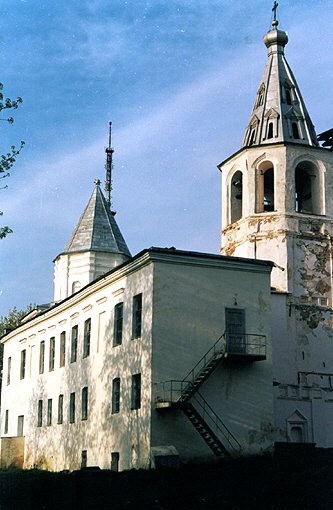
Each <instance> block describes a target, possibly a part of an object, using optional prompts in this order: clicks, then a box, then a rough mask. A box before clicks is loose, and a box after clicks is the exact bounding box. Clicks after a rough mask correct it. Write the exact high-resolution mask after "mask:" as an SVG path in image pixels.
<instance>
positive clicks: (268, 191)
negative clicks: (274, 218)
mask: <svg viewBox="0 0 333 510" xmlns="http://www.w3.org/2000/svg"><path fill="white" fill-rule="evenodd" d="M257 175H258V177H257V178H258V180H257V206H256V212H258V213H261V212H272V211H275V186H274V167H273V164H272V163H271V162H270V161H264V162H263V163H262V164H261V165H260V166H259V168H258V174H257Z"/></svg>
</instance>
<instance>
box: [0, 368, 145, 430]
mask: <svg viewBox="0 0 333 510" xmlns="http://www.w3.org/2000/svg"><path fill="white" fill-rule="evenodd" d="M37 406H38V408H37V427H42V426H43V425H44V401H43V400H42V399H40V400H38V404H37ZM88 406H89V392H88V387H87V386H85V387H84V388H82V391H81V420H87V419H88ZM140 407H141V374H134V375H132V389H131V409H132V410H134V409H140ZM119 412H120V378H119V377H116V378H115V379H113V381H112V413H113V414H115V413H119ZM53 413H54V407H53V399H52V398H49V399H47V407H46V425H47V426H48V427H50V426H51V425H52V423H53ZM68 420H69V423H75V420H76V394H75V392H72V393H70V395H69V413H68ZM63 422H64V395H63V394H60V395H59V396H58V408H57V423H58V424H59V425H61V424H62V423H63ZM23 423H24V416H19V417H18V435H19V436H22V435H23ZM8 424H9V410H8V409H7V410H6V411H5V425H4V434H7V433H8Z"/></svg>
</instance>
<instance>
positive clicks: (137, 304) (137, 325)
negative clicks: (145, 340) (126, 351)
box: [132, 292, 142, 340]
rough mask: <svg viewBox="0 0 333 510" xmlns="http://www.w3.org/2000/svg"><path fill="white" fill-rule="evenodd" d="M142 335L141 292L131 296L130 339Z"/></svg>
mask: <svg viewBox="0 0 333 510" xmlns="http://www.w3.org/2000/svg"><path fill="white" fill-rule="evenodd" d="M141 336H142V292H140V293H139V294H136V295H135V296H133V301H132V340H135V339H137V338H141Z"/></svg>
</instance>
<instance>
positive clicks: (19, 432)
mask: <svg viewBox="0 0 333 510" xmlns="http://www.w3.org/2000/svg"><path fill="white" fill-rule="evenodd" d="M23 428H24V416H18V417H17V435H18V437H21V436H23Z"/></svg>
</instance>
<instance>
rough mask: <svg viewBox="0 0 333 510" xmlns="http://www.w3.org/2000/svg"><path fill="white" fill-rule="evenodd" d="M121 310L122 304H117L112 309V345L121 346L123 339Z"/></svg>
mask: <svg viewBox="0 0 333 510" xmlns="http://www.w3.org/2000/svg"><path fill="white" fill-rule="evenodd" d="M123 309H124V303H118V304H117V305H116V306H115V307H114V330H113V345H114V346H116V345H121V342H122V338H123Z"/></svg>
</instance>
